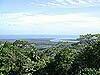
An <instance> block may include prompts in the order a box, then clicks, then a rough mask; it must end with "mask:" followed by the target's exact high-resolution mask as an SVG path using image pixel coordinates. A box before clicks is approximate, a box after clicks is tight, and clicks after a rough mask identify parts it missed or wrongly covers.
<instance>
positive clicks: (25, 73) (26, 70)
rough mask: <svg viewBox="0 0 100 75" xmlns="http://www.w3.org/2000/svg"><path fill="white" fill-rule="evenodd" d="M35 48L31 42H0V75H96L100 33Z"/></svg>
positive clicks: (99, 71) (98, 73)
mask: <svg viewBox="0 0 100 75" xmlns="http://www.w3.org/2000/svg"><path fill="white" fill-rule="evenodd" d="M77 40H78V41H79V42H77V43H69V42H59V43H57V44H56V45H54V46H52V47H50V48H44V49H38V48H37V47H36V46H35V43H30V42H28V41H22V40H16V41H15V42H12V43H11V42H7V41H6V42H3V41H1V42H0V75H100V34H94V35H91V34H87V35H80V38H77Z"/></svg>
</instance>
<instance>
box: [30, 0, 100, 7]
mask: <svg viewBox="0 0 100 75" xmlns="http://www.w3.org/2000/svg"><path fill="white" fill-rule="evenodd" d="M32 4H33V6H42V7H45V6H48V7H49V6H50V7H89V6H96V5H100V0H46V1H45V0H43V1H42V2H41V0H38V2H36V1H33V2H32Z"/></svg>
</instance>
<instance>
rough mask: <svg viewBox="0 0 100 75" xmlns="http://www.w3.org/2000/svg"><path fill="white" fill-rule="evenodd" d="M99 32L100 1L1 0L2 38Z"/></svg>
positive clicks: (0, 33)
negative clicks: (6, 36) (5, 36)
mask: <svg viewBox="0 0 100 75" xmlns="http://www.w3.org/2000/svg"><path fill="white" fill-rule="evenodd" d="M87 33H92V34H93V33H100V0H0V35H34V34H35V35H38V34H39V35H40V34H43V35H44V34H48V35H79V34H87Z"/></svg>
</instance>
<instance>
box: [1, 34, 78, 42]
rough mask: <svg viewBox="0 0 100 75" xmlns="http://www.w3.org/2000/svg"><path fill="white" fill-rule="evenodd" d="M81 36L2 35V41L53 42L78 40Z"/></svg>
mask: <svg viewBox="0 0 100 75" xmlns="http://www.w3.org/2000/svg"><path fill="white" fill-rule="evenodd" d="M78 37H79V35H0V40H7V41H8V40H19V39H24V40H32V39H35V40H51V41H55V42H57V41H59V40H61V39H64V40H65V39H67V40H72V39H77V38H78Z"/></svg>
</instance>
